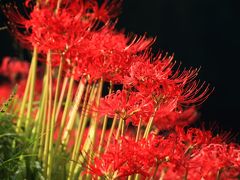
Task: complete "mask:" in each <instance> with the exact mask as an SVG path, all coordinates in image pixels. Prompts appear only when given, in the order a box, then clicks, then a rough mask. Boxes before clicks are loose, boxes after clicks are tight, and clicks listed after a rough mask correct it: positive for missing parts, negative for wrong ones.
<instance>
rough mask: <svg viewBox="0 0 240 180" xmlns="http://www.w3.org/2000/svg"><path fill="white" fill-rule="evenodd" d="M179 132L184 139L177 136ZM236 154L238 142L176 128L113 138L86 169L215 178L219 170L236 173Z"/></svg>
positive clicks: (225, 175) (108, 173)
mask: <svg viewBox="0 0 240 180" xmlns="http://www.w3.org/2000/svg"><path fill="white" fill-rule="evenodd" d="M182 136H184V139H186V138H187V139H186V140H181V139H182ZM217 141H218V143H217ZM214 142H216V143H214ZM190 144H191V146H189V145H190ZM189 147H191V148H189ZM239 157H240V151H239V146H237V145H234V144H230V145H226V144H224V143H223V142H220V139H219V138H218V137H216V138H215V137H213V136H212V134H211V133H210V132H209V131H201V130H200V129H190V130H188V131H187V132H184V131H183V129H182V128H178V129H177V131H176V132H172V133H170V134H169V135H167V136H156V135H153V134H150V136H149V137H148V138H147V139H141V140H139V141H138V142H136V141H134V140H132V139H131V138H127V137H126V136H125V137H121V138H120V140H119V141H117V140H115V141H114V142H113V144H111V145H110V147H109V148H108V150H107V151H106V152H105V153H104V154H102V155H100V157H96V158H95V159H94V165H93V164H90V165H89V169H90V172H89V173H91V174H92V175H97V176H105V177H108V178H113V179H117V178H120V177H127V176H128V175H133V174H136V173H139V174H141V175H142V176H144V177H151V178H153V179H154V178H158V179H159V178H160V176H162V175H163V174H162V172H164V173H165V176H163V177H164V179H172V178H174V179H182V178H184V177H186V178H188V179H191V178H197V179H201V178H204V179H214V178H215V179H216V178H217V176H218V174H217V173H218V172H219V170H220V172H221V174H220V175H221V176H220V177H223V179H229V178H234V177H237V176H238V175H239V172H240V171H239V168H240V164H239V162H240V159H239Z"/></svg>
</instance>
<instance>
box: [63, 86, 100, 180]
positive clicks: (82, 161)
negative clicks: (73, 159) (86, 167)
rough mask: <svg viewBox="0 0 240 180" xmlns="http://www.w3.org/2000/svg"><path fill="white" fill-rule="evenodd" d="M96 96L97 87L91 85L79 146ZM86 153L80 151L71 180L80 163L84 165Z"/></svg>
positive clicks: (80, 165)
mask: <svg viewBox="0 0 240 180" xmlns="http://www.w3.org/2000/svg"><path fill="white" fill-rule="evenodd" d="M96 94H97V87H96V85H93V87H92V90H91V94H90V97H89V100H88V104H87V108H86V112H85V113H84V119H83V125H82V128H81V133H80V136H79V141H80V142H79V144H80V145H81V142H82V139H83V134H84V132H85V128H86V124H87V121H88V117H89V109H90V107H91V106H92V104H93V103H94V100H95V98H96ZM89 131H90V130H89ZM85 142H86V140H85ZM84 146H85V144H84ZM86 153H87V152H85V151H82V154H80V155H79V157H78V158H77V159H78V162H79V163H78V164H76V165H77V167H76V168H75V170H74V178H73V179H76V178H75V176H76V175H77V174H78V172H79V170H80V169H81V167H82V163H84V161H85V157H84V155H86ZM78 154H79V153H78ZM68 179H69V180H70V179H71V178H68Z"/></svg>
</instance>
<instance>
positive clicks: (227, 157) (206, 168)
mask: <svg viewBox="0 0 240 180" xmlns="http://www.w3.org/2000/svg"><path fill="white" fill-rule="evenodd" d="M239 157H240V151H239V146H236V145H231V144H230V145H226V144H213V143H211V144H209V145H207V146H205V147H203V148H202V149H201V150H200V151H199V153H198V154H196V155H195V156H194V157H193V158H192V159H191V160H190V161H189V164H190V165H189V169H190V172H189V173H190V174H192V173H194V174H199V177H202V178H205V179H214V178H216V177H217V176H219V178H221V179H231V178H233V179H237V177H239V175H240V164H239V163H240V159H239ZM193 171H194V172H193Z"/></svg>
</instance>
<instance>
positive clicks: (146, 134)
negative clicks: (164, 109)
mask: <svg viewBox="0 0 240 180" xmlns="http://www.w3.org/2000/svg"><path fill="white" fill-rule="evenodd" d="M157 110H158V108H157V107H156V108H155V109H154V112H153V114H152V116H151V117H150V118H149V121H148V124H147V127H146V129H145V132H144V135H143V138H147V137H148V135H149V133H150V131H151V128H152V125H153V120H154V118H155V114H156V112H157Z"/></svg>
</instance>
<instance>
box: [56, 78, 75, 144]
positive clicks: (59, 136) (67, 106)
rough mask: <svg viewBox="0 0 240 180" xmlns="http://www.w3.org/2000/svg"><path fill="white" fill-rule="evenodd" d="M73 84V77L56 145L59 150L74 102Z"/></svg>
mask: <svg viewBox="0 0 240 180" xmlns="http://www.w3.org/2000/svg"><path fill="white" fill-rule="evenodd" d="M73 84H74V77H73V76H71V79H70V82H69V86H68V93H67V99H66V102H65V107H64V110H63V115H62V119H61V125H60V129H59V134H58V140H57V143H56V147H57V148H58V146H59V144H60V142H61V137H62V132H63V128H64V126H65V122H66V117H67V114H68V111H69V107H70V104H71V102H72V91H73Z"/></svg>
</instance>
